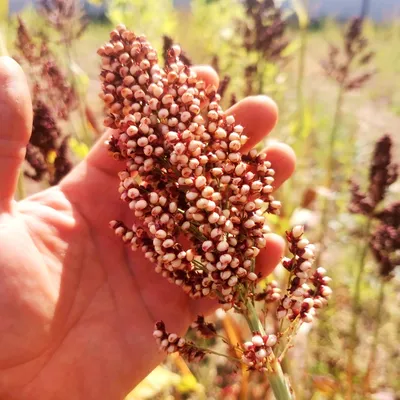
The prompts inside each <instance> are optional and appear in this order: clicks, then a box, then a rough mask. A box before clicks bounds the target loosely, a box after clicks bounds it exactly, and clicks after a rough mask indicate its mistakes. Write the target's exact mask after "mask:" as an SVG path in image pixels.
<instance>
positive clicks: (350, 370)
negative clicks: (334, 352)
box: [347, 217, 372, 400]
mask: <svg viewBox="0 0 400 400" xmlns="http://www.w3.org/2000/svg"><path fill="white" fill-rule="evenodd" d="M371 222H372V218H371V217H368V221H367V224H366V226H365V231H364V235H363V238H365V237H367V238H368V233H369V230H370V227H371ZM368 249H369V243H368V240H366V241H365V243H364V247H363V249H362V252H361V257H360V264H359V267H358V273H357V278H356V283H355V290H354V296H353V306H352V314H353V315H352V323H351V331H350V348H349V358H348V363H347V380H348V393H347V398H348V399H349V400H350V399H352V398H353V366H354V350H355V347H356V340H357V323H358V318H359V314H360V312H359V311H360V296H361V282H362V278H363V274H364V269H365V259H366V257H367V254H368Z"/></svg>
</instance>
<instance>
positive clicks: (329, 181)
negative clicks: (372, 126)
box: [316, 85, 344, 265]
mask: <svg viewBox="0 0 400 400" xmlns="http://www.w3.org/2000/svg"><path fill="white" fill-rule="evenodd" d="M343 95H344V87H343V85H340V88H339V92H338V95H337V99H336V106H335V114H334V117H333V125H332V129H331V133H330V135H329V146H328V162H327V165H326V182H325V187H326V189H327V190H328V191H330V190H331V189H332V187H333V183H334V182H333V181H334V178H333V171H334V169H335V164H336V157H335V145H336V141H337V133H338V131H339V127H340V124H341V119H342V118H341V117H342V105H343ZM328 223H329V196H326V197H325V198H324V204H323V207H322V216H321V226H320V237H319V243H320V244H321V248H320V251H319V253H318V257H317V261H316V263H317V265H318V264H319V261H320V257H321V255H322V254H323V252H324V250H325V248H326V230H327V227H328Z"/></svg>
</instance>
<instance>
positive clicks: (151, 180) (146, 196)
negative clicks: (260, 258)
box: [98, 25, 280, 308]
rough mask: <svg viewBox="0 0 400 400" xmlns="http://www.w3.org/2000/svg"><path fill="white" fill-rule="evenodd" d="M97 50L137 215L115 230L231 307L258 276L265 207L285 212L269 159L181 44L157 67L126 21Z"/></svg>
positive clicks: (189, 288)
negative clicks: (184, 241)
mask: <svg viewBox="0 0 400 400" xmlns="http://www.w3.org/2000/svg"><path fill="white" fill-rule="evenodd" d="M98 53H99V54H100V55H101V57H102V63H103V69H102V73H101V78H102V81H103V93H102V98H103V100H104V102H105V104H106V107H107V110H108V117H107V118H106V120H105V125H106V126H109V127H111V128H114V129H115V131H114V134H113V136H112V137H111V138H110V140H109V149H110V151H111V152H112V154H113V155H114V156H115V157H116V158H118V159H120V160H124V161H125V163H126V169H125V170H124V171H121V172H120V173H119V178H120V187H119V193H120V196H121V199H122V200H123V201H125V202H126V203H127V204H128V206H129V208H130V209H131V210H132V213H133V214H134V215H135V217H137V219H138V220H139V221H140V226H139V224H136V225H134V226H133V227H132V228H128V227H126V226H125V225H124V224H123V223H122V222H121V221H112V222H111V227H112V228H113V229H115V233H116V234H117V235H119V236H121V237H122V238H123V240H124V242H126V243H130V244H131V245H132V249H133V250H136V249H138V248H140V249H142V250H143V251H144V252H145V254H146V257H147V258H148V259H149V260H151V261H153V262H154V263H156V271H157V272H159V273H161V274H162V275H163V276H165V277H166V278H167V279H169V280H170V281H171V282H174V283H176V284H177V285H179V286H181V287H182V288H183V289H184V290H185V292H187V293H188V294H189V295H190V296H192V297H195V298H197V297H203V296H212V297H215V296H218V298H219V300H220V302H221V303H224V304H225V308H229V307H230V306H231V305H232V304H233V302H234V300H235V297H236V296H237V287H238V284H239V283H245V284H248V283H253V282H255V281H256V280H257V279H258V276H257V275H256V273H255V272H254V264H255V262H254V261H255V257H256V256H257V255H258V253H259V251H260V249H262V248H263V247H265V245H266V235H267V233H268V232H269V228H268V227H267V225H266V223H265V217H264V213H265V212H269V213H278V212H279V209H280V203H279V202H278V201H276V200H275V199H274V198H273V196H272V194H271V193H272V191H273V186H272V185H273V182H274V177H273V176H274V173H275V172H274V170H273V169H272V168H271V164H270V162H268V161H267V160H266V155H265V154H264V153H261V154H258V152H257V151H256V150H255V149H253V150H251V151H250V152H249V153H247V154H246V155H243V154H242V153H241V149H242V147H243V146H244V144H245V143H246V141H247V137H246V136H245V134H244V133H243V127H242V126H240V125H238V124H236V123H235V119H234V117H233V116H228V115H226V114H225V113H224V111H223V110H222V109H221V107H220V105H219V102H220V96H219V95H218V94H217V91H216V88H215V87H213V86H209V87H205V83H204V82H203V81H201V80H199V79H198V78H197V76H196V73H195V72H194V71H193V70H191V69H190V68H189V67H187V66H185V65H184V64H183V63H182V62H181V61H180V59H179V55H180V48H179V46H173V47H172V48H171V49H170V51H169V55H168V60H169V63H168V65H167V66H166V68H161V67H160V66H159V65H158V61H157V53H156V51H155V50H154V48H153V47H152V46H151V45H150V43H149V42H148V41H147V40H146V38H145V37H144V36H136V35H135V34H134V33H133V32H130V31H128V30H127V29H126V28H125V27H124V26H122V25H120V26H118V27H117V29H116V30H114V31H112V32H111V40H110V42H109V43H107V44H105V45H104V46H102V47H101V48H100V49H99V51H98ZM182 232H184V233H185V236H187V237H188V238H189V239H190V242H191V243H190V245H189V247H188V248H184V247H183V246H182V245H181V244H180V243H179V241H178V237H179V235H180V234H181V233H182Z"/></svg>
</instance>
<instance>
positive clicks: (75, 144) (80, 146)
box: [69, 137, 89, 160]
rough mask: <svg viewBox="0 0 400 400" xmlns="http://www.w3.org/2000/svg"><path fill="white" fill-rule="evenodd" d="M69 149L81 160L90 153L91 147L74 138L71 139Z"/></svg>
mask: <svg viewBox="0 0 400 400" xmlns="http://www.w3.org/2000/svg"><path fill="white" fill-rule="evenodd" d="M69 148H70V149H71V151H72V152H73V153H74V154H75V155H76V156H77V157H78V158H79V159H81V160H82V159H84V158H85V157H86V156H87V155H88V153H89V147H88V146H87V145H86V144H85V143H82V142H79V141H78V140H76V139H75V138H74V137H72V138H71V139H69Z"/></svg>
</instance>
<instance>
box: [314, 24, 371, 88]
mask: <svg viewBox="0 0 400 400" xmlns="http://www.w3.org/2000/svg"><path fill="white" fill-rule="evenodd" d="M343 42H344V43H343V49H342V50H340V49H339V47H337V46H334V45H330V49H329V54H328V58H327V59H326V60H324V61H322V62H321V66H322V68H323V69H324V71H325V73H326V75H327V76H329V77H330V78H332V79H334V80H336V81H337V82H338V83H339V85H340V86H342V87H343V89H344V90H353V89H359V88H361V87H362V86H364V84H365V83H366V82H367V81H368V80H369V79H371V77H372V76H373V75H374V73H375V71H374V70H372V69H371V70H368V71H363V72H359V73H355V74H353V71H354V70H357V68H361V69H362V68H364V67H368V65H369V64H370V62H371V60H372V58H373V56H374V53H373V52H372V51H371V50H369V48H368V47H369V42H368V40H367V39H366V38H365V37H364V36H363V19H361V18H353V19H352V20H351V21H350V22H349V24H348V26H347V29H346V31H345V32H344V34H343Z"/></svg>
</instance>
